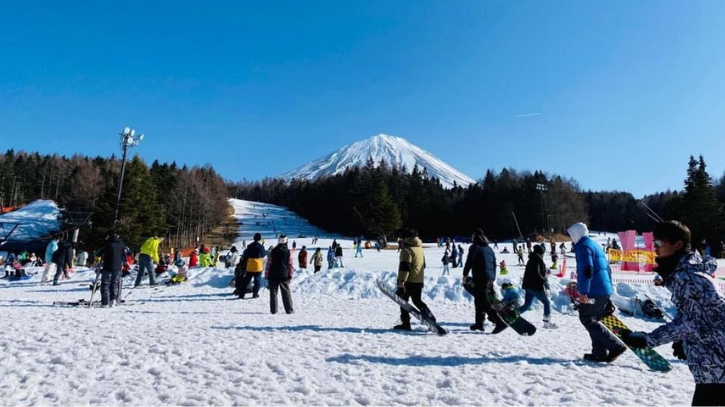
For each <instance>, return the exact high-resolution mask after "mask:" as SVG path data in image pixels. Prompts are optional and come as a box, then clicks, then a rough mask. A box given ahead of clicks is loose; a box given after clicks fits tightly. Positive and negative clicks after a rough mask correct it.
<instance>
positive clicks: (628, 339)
mask: <svg viewBox="0 0 725 407" xmlns="http://www.w3.org/2000/svg"><path fill="white" fill-rule="evenodd" d="M646 335H647V334H645V333H644V332H632V331H630V330H629V329H622V330H621V331H619V336H620V337H621V338H622V342H624V343H625V344H627V346H629V347H630V348H635V349H636V348H646V347H647V346H648V345H647V336H646Z"/></svg>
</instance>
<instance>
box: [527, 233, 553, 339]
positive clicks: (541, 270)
mask: <svg viewBox="0 0 725 407" xmlns="http://www.w3.org/2000/svg"><path fill="white" fill-rule="evenodd" d="M543 255H544V250H543V248H542V247H541V246H539V245H536V246H534V252H533V253H531V254H529V261H528V263H526V270H525V271H524V279H523V282H522V284H521V288H523V289H524V290H525V291H526V294H525V297H524V305H523V306H522V307H521V308H519V312H520V313H521V314H523V313H524V312H526V311H528V310H529V309H531V306H532V305H533V304H534V300H539V301H541V302H542V304H544V328H553V327H554V324H552V323H551V322H550V318H551V302H550V301H549V296H548V295H547V291H548V290H549V282H548V281H547V279H546V264H545V263H544V258H543V257H542V256H543Z"/></svg>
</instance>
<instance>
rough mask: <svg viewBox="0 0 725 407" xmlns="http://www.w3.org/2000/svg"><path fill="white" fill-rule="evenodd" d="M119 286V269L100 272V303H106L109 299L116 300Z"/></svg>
mask: <svg viewBox="0 0 725 407" xmlns="http://www.w3.org/2000/svg"><path fill="white" fill-rule="evenodd" d="M120 288H121V270H118V271H105V270H104V271H102V272H101V304H102V305H108V304H109V302H110V301H113V300H118V299H119V298H118V294H119V290H120Z"/></svg>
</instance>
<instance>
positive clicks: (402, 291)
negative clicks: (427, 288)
mask: <svg viewBox="0 0 725 407" xmlns="http://www.w3.org/2000/svg"><path fill="white" fill-rule="evenodd" d="M400 237H401V243H402V245H401V246H402V247H401V250H400V259H399V262H398V290H397V291H396V292H395V294H396V295H397V296H398V297H400V298H402V299H404V300H405V301H408V300H412V301H413V305H415V306H416V307H417V308H418V310H419V311H420V313H421V315H423V316H425V317H428V318H430V319H431V320H433V321H435V316H434V315H433V313H432V312H431V310H430V308H428V305H426V303H424V302H423V300H422V299H421V295H422V294H423V282H424V281H425V278H424V273H425V252H424V251H423V244H422V242H421V240H420V239H419V238H418V232H416V231H415V230H413V229H403V230H402V231H401V233H400ZM400 322H401V323H400V325H395V326H394V327H393V329H399V330H403V331H410V330H411V328H410V313H408V311H406V310H405V309H403V308H401V309H400Z"/></svg>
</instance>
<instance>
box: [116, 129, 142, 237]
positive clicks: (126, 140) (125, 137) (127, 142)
mask: <svg viewBox="0 0 725 407" xmlns="http://www.w3.org/2000/svg"><path fill="white" fill-rule="evenodd" d="M119 136H121V151H123V158H122V159H121V179H120V180H119V181H118V192H117V193H116V211H115V213H114V215H113V225H114V226H115V225H116V222H118V206H119V205H120V203H121V190H122V189H123V174H124V173H125V172H126V155H127V154H128V150H129V149H130V148H133V147H135V146H137V145H138V143H139V142H140V141H141V140H143V134H139V135H138V136H136V130H134V129H132V128H130V127H124V128H123V131H121V133H119Z"/></svg>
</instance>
